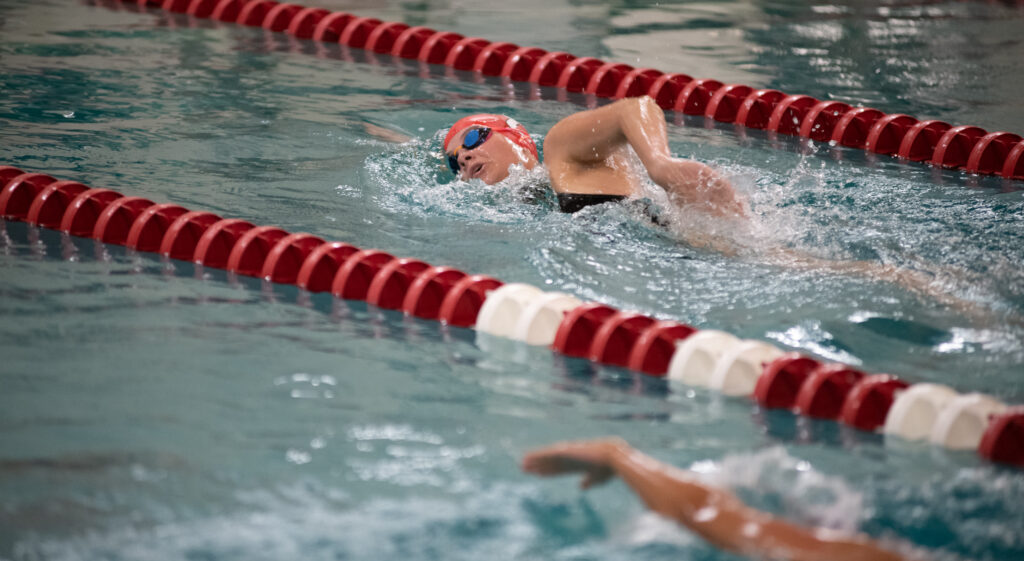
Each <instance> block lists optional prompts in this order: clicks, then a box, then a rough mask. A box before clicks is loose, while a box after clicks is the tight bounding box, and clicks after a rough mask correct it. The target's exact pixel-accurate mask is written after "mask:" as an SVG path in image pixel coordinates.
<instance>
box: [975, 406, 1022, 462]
mask: <svg viewBox="0 0 1024 561" xmlns="http://www.w3.org/2000/svg"><path fill="white" fill-rule="evenodd" d="M978 453H979V454H981V456H982V457H984V458H987V459H989V460H992V461H995V462H1002V463H1006V464H1014V465H1017V466H1021V467H1024V407H1015V408H1012V409H1010V410H1008V411H1006V412H1004V413H1003V414H1001V415H998V416H996V418H994V419H992V421H991V422H989V425H988V429H986V430H985V434H984V435H983V436H982V437H981V445H980V446H979V447H978Z"/></svg>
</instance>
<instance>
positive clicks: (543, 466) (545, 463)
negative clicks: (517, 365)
mask: <svg viewBox="0 0 1024 561" xmlns="http://www.w3.org/2000/svg"><path fill="white" fill-rule="evenodd" d="M625 445H626V444H625V442H623V441H621V440H618V439H602V440H585V441H579V442H560V443H558V444H552V445H551V446H546V447H544V448H540V449H537V450H534V451H532V452H530V453H528V454H527V455H526V457H524V458H523V471H525V472H527V473H532V474H534V475H539V476H542V477H549V476H554V475H565V474H570V473H583V480H582V481H581V482H580V487H581V488H583V489H589V488H591V487H593V486H595V485H600V484H602V483H604V482H606V481H608V480H609V479H611V478H612V477H615V470H614V469H613V468H612V458H613V456H614V454H615V452H616V451H618V450H620V448H621V447H622V446H625Z"/></svg>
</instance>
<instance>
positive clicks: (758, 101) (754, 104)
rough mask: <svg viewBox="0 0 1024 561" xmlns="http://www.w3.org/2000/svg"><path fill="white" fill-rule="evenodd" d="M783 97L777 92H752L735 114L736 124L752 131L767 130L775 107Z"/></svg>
mask: <svg viewBox="0 0 1024 561" xmlns="http://www.w3.org/2000/svg"><path fill="white" fill-rule="evenodd" d="M785 97H786V94H784V93H782V92H780V91H779V90H757V91H755V92H752V93H751V94H750V95H748V96H747V98H746V99H744V100H743V104H742V105H740V108H739V110H738V111H737V112H736V123H737V124H740V125H743V126H745V127H748V128H752V129H763V128H767V127H768V122H769V121H770V120H771V118H772V112H774V111H775V106H776V105H778V104H779V102H780V101H782V99H783V98H785Z"/></svg>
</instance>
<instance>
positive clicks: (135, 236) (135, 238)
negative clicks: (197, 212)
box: [125, 204, 188, 252]
mask: <svg viewBox="0 0 1024 561" xmlns="http://www.w3.org/2000/svg"><path fill="white" fill-rule="evenodd" d="M184 214H188V209H186V208H185V207H181V206H178V205H174V204H159V205H153V206H151V207H149V208H147V209H145V210H143V211H142V212H141V213H140V214H139V216H138V217H136V218H135V221H134V222H132V227H131V229H130V230H128V238H127V239H126V240H125V245H126V246H128V247H130V248H132V249H135V250H137V251H149V252H155V251H158V250H159V249H160V244H161V243H162V242H163V239H164V235H165V234H166V233H167V230H168V228H170V227H171V224H173V223H174V221H175V220H177V219H178V218H179V217H180V216H182V215H184Z"/></svg>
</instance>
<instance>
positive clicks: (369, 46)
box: [364, 22, 409, 54]
mask: <svg viewBox="0 0 1024 561" xmlns="http://www.w3.org/2000/svg"><path fill="white" fill-rule="evenodd" d="M407 29H409V26H408V25H406V24H404V23H399V22H387V23H382V24H381V25H378V26H377V27H376V28H374V30H373V31H371V32H370V35H369V36H368V37H367V38H366V46H365V47H364V48H365V49H366V50H368V51H373V52H375V53H380V54H384V53H390V52H391V49H393V48H394V46H395V41H396V40H397V39H398V36H399V35H401V34H402V33H403V32H404V31H405V30H407Z"/></svg>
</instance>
